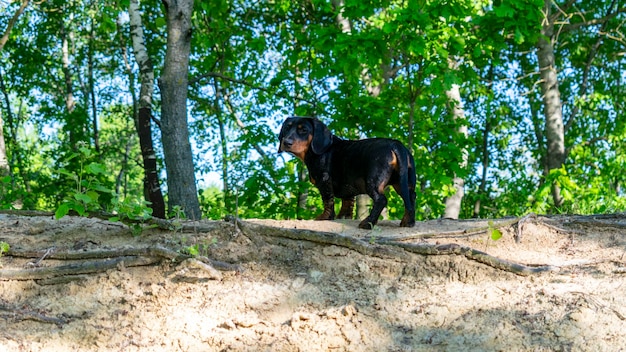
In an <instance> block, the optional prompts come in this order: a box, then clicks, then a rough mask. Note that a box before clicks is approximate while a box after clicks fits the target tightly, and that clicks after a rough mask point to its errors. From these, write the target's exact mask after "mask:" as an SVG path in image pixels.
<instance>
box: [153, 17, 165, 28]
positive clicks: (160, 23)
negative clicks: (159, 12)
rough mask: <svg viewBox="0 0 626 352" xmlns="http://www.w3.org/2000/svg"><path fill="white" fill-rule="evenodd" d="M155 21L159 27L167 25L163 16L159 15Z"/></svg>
mask: <svg viewBox="0 0 626 352" xmlns="http://www.w3.org/2000/svg"><path fill="white" fill-rule="evenodd" d="M154 23H155V24H156V25H157V27H165V26H166V25H167V22H166V21H165V18H163V17H157V19H156V20H155V21H154Z"/></svg>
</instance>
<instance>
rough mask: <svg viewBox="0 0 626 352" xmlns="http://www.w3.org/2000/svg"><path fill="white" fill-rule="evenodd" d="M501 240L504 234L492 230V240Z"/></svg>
mask: <svg viewBox="0 0 626 352" xmlns="http://www.w3.org/2000/svg"><path fill="white" fill-rule="evenodd" d="M500 238H502V232H500V230H498V229H491V239H492V240H494V241H497V240H499V239H500Z"/></svg>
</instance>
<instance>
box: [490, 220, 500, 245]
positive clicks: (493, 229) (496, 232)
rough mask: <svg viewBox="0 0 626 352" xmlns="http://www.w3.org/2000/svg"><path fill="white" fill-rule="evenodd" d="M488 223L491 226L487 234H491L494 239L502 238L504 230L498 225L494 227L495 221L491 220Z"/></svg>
mask: <svg viewBox="0 0 626 352" xmlns="http://www.w3.org/2000/svg"><path fill="white" fill-rule="evenodd" d="M488 224H489V228H488V229H487V234H488V235H489V238H491V239H492V240H494V241H497V240H499V239H500V238H502V232H501V231H500V230H499V229H497V228H496V227H494V225H493V221H489V223H488Z"/></svg>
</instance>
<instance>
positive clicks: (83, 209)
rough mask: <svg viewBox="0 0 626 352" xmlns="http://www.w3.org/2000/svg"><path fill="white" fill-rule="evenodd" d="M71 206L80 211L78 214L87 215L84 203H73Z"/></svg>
mask: <svg viewBox="0 0 626 352" xmlns="http://www.w3.org/2000/svg"><path fill="white" fill-rule="evenodd" d="M70 208H72V209H73V210H74V211H76V212H77V213H78V215H80V216H83V215H85V207H84V206H83V205H82V204H71V206H70Z"/></svg>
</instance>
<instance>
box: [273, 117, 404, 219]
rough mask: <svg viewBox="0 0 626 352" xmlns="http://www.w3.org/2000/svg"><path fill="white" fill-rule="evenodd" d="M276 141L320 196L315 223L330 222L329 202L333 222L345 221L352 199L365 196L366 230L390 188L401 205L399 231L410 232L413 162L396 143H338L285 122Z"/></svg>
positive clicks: (299, 120) (310, 126)
mask: <svg viewBox="0 0 626 352" xmlns="http://www.w3.org/2000/svg"><path fill="white" fill-rule="evenodd" d="M278 140H279V142H280V146H279V148H278V151H279V152H283V151H284V152H289V153H291V154H293V155H295V156H296V157H298V158H299V159H300V160H302V161H304V163H305V164H306V166H307V168H308V169H309V177H310V179H311V182H312V183H313V184H314V185H315V186H316V187H317V188H318V189H319V191H320V194H321V195H322V201H323V202H324V211H323V212H322V214H320V215H319V216H318V217H317V219H316V220H333V219H334V218H335V197H337V198H341V210H340V211H339V215H338V216H337V218H339V219H342V218H343V219H351V218H352V212H353V208H354V197H355V196H356V195H358V194H368V195H369V196H370V197H372V199H373V200H374V206H373V208H372V211H371V213H370V215H369V216H368V217H367V218H365V219H364V220H363V221H361V223H360V224H359V227H360V228H363V229H371V228H372V227H373V226H374V225H375V224H376V223H377V222H378V218H379V217H380V213H381V212H382V211H383V208H384V207H385V206H387V197H385V194H384V190H385V187H387V186H388V185H391V186H393V188H394V189H395V190H396V192H398V194H399V195H400V196H401V197H402V200H403V201H404V216H403V217H402V221H401V222H400V226H404V227H413V226H415V178H416V177H415V162H414V161H413V156H412V155H411V153H410V152H409V150H408V149H407V148H406V147H405V146H404V145H402V143H401V142H399V141H397V140H394V139H388V138H371V139H362V140H358V141H350V140H343V139H341V138H339V137H337V136H334V135H333V134H331V132H330V130H329V129H328V127H326V125H324V124H323V123H322V122H321V121H319V120H318V119H316V118H311V117H289V118H287V119H286V120H285V122H284V123H283V127H282V129H281V131H280V134H279V136H278Z"/></svg>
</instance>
